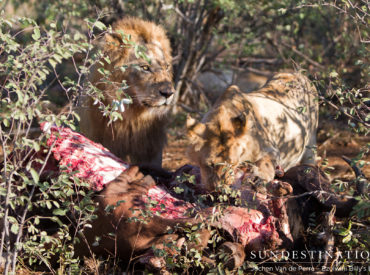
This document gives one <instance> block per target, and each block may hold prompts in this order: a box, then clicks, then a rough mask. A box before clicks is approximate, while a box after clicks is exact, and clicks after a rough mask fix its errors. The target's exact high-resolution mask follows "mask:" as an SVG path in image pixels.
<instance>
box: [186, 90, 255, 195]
mask: <svg viewBox="0 0 370 275" xmlns="http://www.w3.org/2000/svg"><path fill="white" fill-rule="evenodd" d="M231 89H233V87H231ZM232 92H234V91H230V90H229V91H228V93H232ZM207 116H208V119H207V122H206V123H202V122H196V121H195V120H194V119H193V118H191V117H188V119H187V122H186V124H187V128H188V135H189V139H190V147H189V150H188V154H189V157H190V158H191V160H192V161H194V162H195V163H196V164H197V165H198V166H199V167H200V169H201V178H202V184H204V185H205V186H206V188H207V189H209V190H214V189H215V187H216V186H217V184H218V182H219V180H220V178H221V176H222V175H223V174H224V173H225V172H226V171H225V167H227V166H228V167H230V165H231V167H235V166H237V165H238V164H239V163H240V160H241V159H245V157H246V156H248V154H251V155H252V154H253V150H251V146H250V144H251V141H250V140H249V138H248V136H247V135H246V132H247V131H248V125H249V123H248V120H249V117H250V116H249V115H248V113H247V111H245V112H241V113H239V114H237V115H235V113H233V112H230V110H229V108H226V107H225V106H223V105H220V106H217V107H213V109H212V110H211V111H210V113H209V114H207ZM242 156H243V158H242ZM225 164H228V165H227V166H226V165H225Z"/></svg>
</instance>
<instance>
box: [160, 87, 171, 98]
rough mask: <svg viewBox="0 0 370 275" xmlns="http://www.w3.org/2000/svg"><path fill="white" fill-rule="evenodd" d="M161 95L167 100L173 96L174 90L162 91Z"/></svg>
mask: <svg viewBox="0 0 370 275" xmlns="http://www.w3.org/2000/svg"><path fill="white" fill-rule="evenodd" d="M159 93H160V94H161V95H162V96H164V97H165V98H169V97H170V96H171V95H173V90H172V89H163V90H160V91H159Z"/></svg>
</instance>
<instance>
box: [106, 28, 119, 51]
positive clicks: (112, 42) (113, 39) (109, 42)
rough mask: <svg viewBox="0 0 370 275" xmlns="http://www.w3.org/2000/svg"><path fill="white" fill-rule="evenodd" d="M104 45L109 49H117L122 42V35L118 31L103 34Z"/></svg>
mask: <svg viewBox="0 0 370 275" xmlns="http://www.w3.org/2000/svg"><path fill="white" fill-rule="evenodd" d="M104 38H105V45H106V46H105V47H106V48H107V49H109V50H117V49H119V48H120V47H121V45H122V44H123V41H122V37H121V35H120V34H118V33H114V32H113V33H107V34H105V37H104Z"/></svg>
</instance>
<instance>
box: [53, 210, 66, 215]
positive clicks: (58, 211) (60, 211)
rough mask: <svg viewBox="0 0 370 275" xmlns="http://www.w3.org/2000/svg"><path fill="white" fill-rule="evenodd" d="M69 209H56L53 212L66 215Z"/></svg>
mask: <svg viewBox="0 0 370 275" xmlns="http://www.w3.org/2000/svg"><path fill="white" fill-rule="evenodd" d="M66 213H67V209H54V211H53V214H54V215H56V216H65V214H66Z"/></svg>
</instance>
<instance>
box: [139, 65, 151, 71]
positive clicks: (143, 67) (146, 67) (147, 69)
mask: <svg viewBox="0 0 370 275" xmlns="http://www.w3.org/2000/svg"><path fill="white" fill-rule="evenodd" d="M140 68H141V69H142V70H143V71H146V72H149V71H150V68H149V66H148V65H142V66H140Z"/></svg>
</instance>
